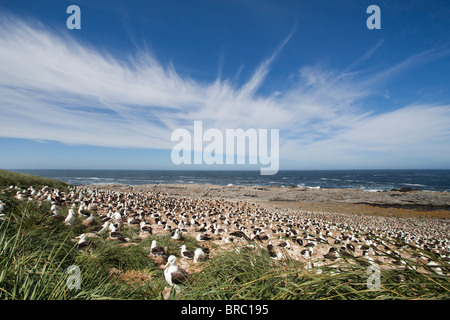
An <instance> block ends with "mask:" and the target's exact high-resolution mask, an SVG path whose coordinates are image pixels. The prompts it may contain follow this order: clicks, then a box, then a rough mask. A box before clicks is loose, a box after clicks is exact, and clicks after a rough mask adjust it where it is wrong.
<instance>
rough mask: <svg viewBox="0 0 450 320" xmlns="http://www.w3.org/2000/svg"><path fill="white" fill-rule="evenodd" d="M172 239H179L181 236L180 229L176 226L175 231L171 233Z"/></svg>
mask: <svg viewBox="0 0 450 320" xmlns="http://www.w3.org/2000/svg"><path fill="white" fill-rule="evenodd" d="M171 238H172V239H173V240H181V239H182V236H181V231H180V229H178V228H176V229H175V233H174V234H173V236H172V237H171Z"/></svg>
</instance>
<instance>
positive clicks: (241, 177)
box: [12, 169, 450, 192]
mask: <svg viewBox="0 0 450 320" xmlns="http://www.w3.org/2000/svg"><path fill="white" fill-rule="evenodd" d="M12 171H16V172H22V173H29V174H34V175H39V176H42V177H47V178H52V179H57V180H62V181H64V182H67V183H69V184H72V185H88V184H124V185H143V184H157V183H166V184H167V183H169V184H178V183H183V184H187V183H197V184H217V185H234V186H237V185H243V186H281V187H287V186H297V187H305V188H328V189H331V188H333V189H342V188H359V189H362V190H365V191H383V190H391V189H392V188H396V189H401V188H405V187H409V188H412V189H419V190H427V191H446V192H448V191H449V190H450V170H295V171H294V170H293V171H287V170H286V171H279V172H278V173H277V174H276V175H272V176H262V175H260V172H259V171H206V170H198V171H194V170H183V171H181V170H37V169H36V170H12Z"/></svg>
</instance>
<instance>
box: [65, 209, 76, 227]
mask: <svg viewBox="0 0 450 320" xmlns="http://www.w3.org/2000/svg"><path fill="white" fill-rule="evenodd" d="M74 220H75V217H74V212H73V209H70V210H69V214H68V215H67V217H66V219H65V220H64V224H65V225H66V226H73V224H74Z"/></svg>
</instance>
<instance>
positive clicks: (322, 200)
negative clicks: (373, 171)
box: [97, 184, 450, 219]
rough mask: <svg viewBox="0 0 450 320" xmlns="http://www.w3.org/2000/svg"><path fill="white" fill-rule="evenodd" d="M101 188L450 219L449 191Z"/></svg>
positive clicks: (196, 186) (170, 186) (318, 209)
mask: <svg viewBox="0 0 450 320" xmlns="http://www.w3.org/2000/svg"><path fill="white" fill-rule="evenodd" d="M97 187H100V186H97ZM101 188H104V189H112V190H118V191H126V192H159V193H162V194H167V195H170V196H180V197H190V198H208V199H226V200H243V201H248V202H250V203H254V204H259V205H261V206H264V207H268V208H272V209H278V210H283V209H291V210H296V211H297V210H304V211H314V212H330V213H347V214H356V215H374V216H390V217H424V218H425V217H426V218H440V219H443V218H444V219H447V218H450V193H448V192H429V191H410V192H399V191H383V192H367V191H362V190H360V189H305V188H297V187H275V186H272V187H261V186H259V187H256V186H220V185H201V184H150V185H140V186H125V185H101Z"/></svg>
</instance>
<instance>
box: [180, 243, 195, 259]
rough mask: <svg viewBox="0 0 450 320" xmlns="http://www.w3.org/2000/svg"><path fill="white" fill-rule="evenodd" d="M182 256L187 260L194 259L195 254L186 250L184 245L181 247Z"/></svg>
mask: <svg viewBox="0 0 450 320" xmlns="http://www.w3.org/2000/svg"><path fill="white" fill-rule="evenodd" d="M181 256H182V257H183V258H186V259H193V258H194V252H192V251H188V249H186V245H185V244H183V245H182V246H181Z"/></svg>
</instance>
